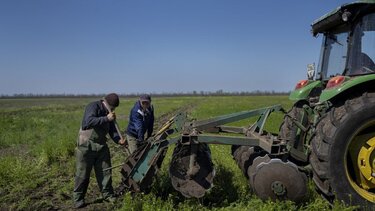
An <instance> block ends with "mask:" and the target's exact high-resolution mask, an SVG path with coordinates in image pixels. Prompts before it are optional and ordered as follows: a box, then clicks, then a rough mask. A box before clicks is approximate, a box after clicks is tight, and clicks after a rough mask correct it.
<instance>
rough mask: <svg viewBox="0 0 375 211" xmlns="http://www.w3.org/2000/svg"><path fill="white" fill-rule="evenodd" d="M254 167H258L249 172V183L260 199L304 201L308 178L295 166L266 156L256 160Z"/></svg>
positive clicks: (250, 169)
mask: <svg viewBox="0 0 375 211" xmlns="http://www.w3.org/2000/svg"><path fill="white" fill-rule="evenodd" d="M254 165H256V167H254V166H252V167H250V168H249V170H248V172H249V175H250V179H249V183H250V184H251V187H252V188H253V190H254V192H255V193H256V195H257V196H258V197H259V198H261V199H263V200H267V199H271V200H276V199H278V200H282V199H288V200H291V201H294V202H300V201H302V200H303V198H304V197H305V195H306V193H307V184H306V183H307V177H306V175H305V174H303V173H301V172H300V171H299V170H298V168H297V166H296V165H295V164H293V163H291V162H283V161H282V160H280V159H270V158H269V157H268V156H264V157H259V158H257V159H255V160H254Z"/></svg>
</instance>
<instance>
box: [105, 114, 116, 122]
mask: <svg viewBox="0 0 375 211" xmlns="http://www.w3.org/2000/svg"><path fill="white" fill-rule="evenodd" d="M107 118H108V120H109V121H110V122H112V121H113V120H115V119H116V114H115V113H114V112H111V113H109V114H107Z"/></svg>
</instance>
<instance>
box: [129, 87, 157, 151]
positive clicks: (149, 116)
mask: <svg viewBox="0 0 375 211" xmlns="http://www.w3.org/2000/svg"><path fill="white" fill-rule="evenodd" d="M153 127H154V107H153V106H152V105H151V96H150V95H147V94H146V95H142V96H140V98H139V100H138V101H137V102H136V103H135V104H134V106H133V108H132V110H131V112H130V119H129V125H128V128H127V131H126V138H127V141H128V144H129V150H130V153H133V152H134V151H136V150H137V149H138V147H139V146H140V145H142V144H143V143H144V141H145V140H146V139H147V138H149V137H151V135H152V132H153ZM146 132H147V137H145V134H146Z"/></svg>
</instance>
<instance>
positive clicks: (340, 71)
mask: <svg viewBox="0 0 375 211" xmlns="http://www.w3.org/2000/svg"><path fill="white" fill-rule="evenodd" d="M312 33H313V34H314V35H315V36H317V35H318V34H323V36H324V37H323V43H322V49H321V55H320V61H319V65H318V74H317V79H318V80H322V81H328V80H329V79H331V78H332V77H335V76H358V75H366V74H373V73H375V72H374V71H375V63H374V61H375V1H373V3H368V2H367V3H364V2H355V3H351V4H346V5H343V6H341V7H339V8H337V9H336V10H334V11H332V12H331V13H329V14H327V15H325V16H323V17H322V18H320V19H318V20H317V21H315V22H314V23H313V24H312Z"/></svg>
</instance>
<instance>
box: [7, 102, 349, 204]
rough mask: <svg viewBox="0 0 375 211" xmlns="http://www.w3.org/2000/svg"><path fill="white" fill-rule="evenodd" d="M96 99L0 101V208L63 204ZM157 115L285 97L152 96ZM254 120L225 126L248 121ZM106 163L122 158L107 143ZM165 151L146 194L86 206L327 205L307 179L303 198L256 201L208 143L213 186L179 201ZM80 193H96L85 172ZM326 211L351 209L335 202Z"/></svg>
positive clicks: (198, 113) (125, 108) (124, 107)
mask: <svg viewBox="0 0 375 211" xmlns="http://www.w3.org/2000/svg"><path fill="white" fill-rule="evenodd" d="M93 100H97V99H90V98H82V99H79V98H78V99H58V98H53V99H11V100H5V99H1V100H0V210H3V209H6V210H13V209H20V210H24V209H26V210H44V209H63V210H66V209H71V206H72V199H71V195H72V190H73V178H74V171H75V157H74V148H75V141H76V137H77V132H78V129H79V127H80V123H81V120H82V116H83V111H84V107H85V106H86V104H88V103H89V102H91V101H93ZM135 101H136V99H125V100H124V99H122V100H121V103H120V106H119V108H118V109H117V110H116V113H117V116H118V122H119V125H120V126H121V129H122V130H123V129H125V126H126V125H127V122H128V120H127V119H128V116H129V111H130V109H131V107H132V106H133V104H134V102H135ZM153 104H154V107H155V115H156V119H157V120H158V119H159V118H161V117H162V116H163V115H164V114H167V113H171V112H174V111H176V110H177V109H179V108H181V107H186V106H188V107H186V108H188V111H189V118H195V119H205V118H210V117H214V116H217V115H223V114H228V113H233V112H237V111H243V110H251V109H255V108H260V107H264V106H270V105H273V104H281V105H282V106H283V107H285V108H289V107H290V106H291V102H290V101H288V99H287V97H286V96H257V97H204V98H203V97H193V98H191V97H174V98H156V99H153ZM282 116H283V115H282V114H273V115H271V117H270V119H269V121H268V124H267V125H266V129H267V130H268V131H270V132H277V131H278V127H279V125H280V123H281V121H282ZM254 120H255V119H254V118H252V119H250V120H243V121H240V122H238V123H234V124H233V125H238V126H239V125H242V126H243V125H249V124H250V123H251V122H253V121H254ZM108 144H109V146H110V148H111V156H112V164H113V165H116V164H120V163H121V162H123V160H124V159H125V156H124V153H123V150H122V149H121V148H120V147H119V146H118V145H115V144H114V143H113V142H111V141H110V142H108ZM172 148H173V146H172V147H171V149H169V150H168V153H167V156H166V158H165V160H164V163H163V165H162V169H161V171H160V172H159V174H158V177H157V178H156V179H155V181H154V183H153V185H152V190H151V193H150V194H148V195H144V194H137V195H136V196H134V197H133V196H131V195H130V194H126V195H125V196H124V197H122V198H121V200H119V201H118V202H117V203H116V204H115V205H111V204H106V203H96V204H91V205H89V206H88V207H87V208H86V209H87V210H107V209H118V210H174V209H178V210H197V209H199V210H209V209H213V210H249V209H250V210H329V209H331V208H330V206H329V204H328V203H327V202H326V201H325V200H323V199H321V198H320V197H319V196H318V195H317V194H316V193H315V192H314V191H313V185H312V184H310V188H309V191H310V194H309V199H308V200H307V202H305V203H303V204H295V203H293V202H290V201H283V202H271V201H266V202H263V201H261V200H260V199H258V198H257V197H256V196H255V195H254V194H253V193H251V191H249V188H248V185H247V181H246V178H245V177H244V176H243V174H242V172H241V171H240V169H239V168H238V167H237V165H236V164H235V162H234V160H233V159H232V157H231V155H230V147H229V146H221V145H212V146H210V148H211V152H212V158H213V162H214V165H215V169H216V172H217V174H216V177H215V180H214V187H213V188H212V189H211V190H210V191H209V192H208V193H207V194H206V195H205V196H204V197H203V198H201V199H185V198H184V197H182V196H181V195H180V194H179V193H178V192H176V191H175V190H174V189H173V188H172V185H171V184H170V181H169V177H168V166H169V163H170V159H171V154H172ZM120 179H121V175H120V172H119V169H115V170H114V171H113V185H114V187H116V186H117V185H118V183H119V182H120ZM90 181H91V183H90V186H89V190H88V193H87V199H88V200H89V201H95V198H96V197H98V196H99V190H98V188H97V184H96V180H95V178H94V175H93V174H92V178H91V180H90ZM333 210H353V208H351V207H345V206H344V205H342V204H340V203H338V202H337V203H335V205H334V206H333Z"/></svg>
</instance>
